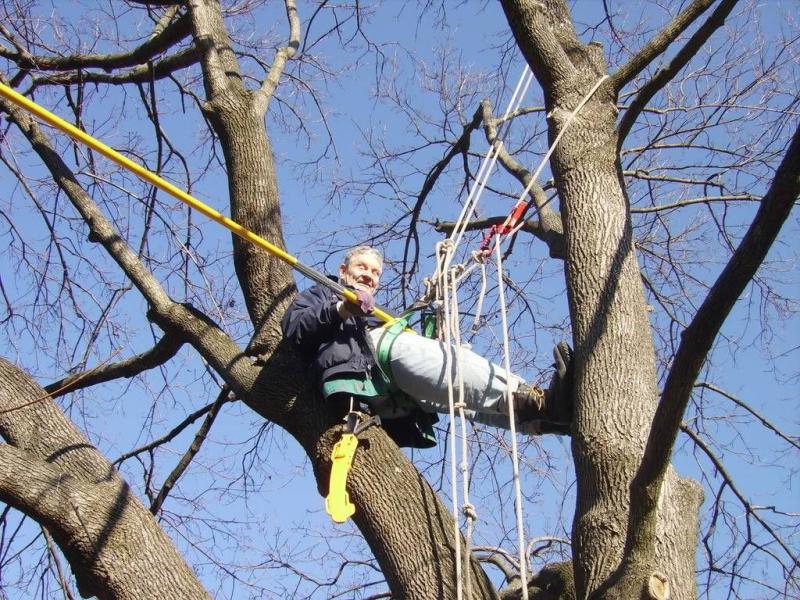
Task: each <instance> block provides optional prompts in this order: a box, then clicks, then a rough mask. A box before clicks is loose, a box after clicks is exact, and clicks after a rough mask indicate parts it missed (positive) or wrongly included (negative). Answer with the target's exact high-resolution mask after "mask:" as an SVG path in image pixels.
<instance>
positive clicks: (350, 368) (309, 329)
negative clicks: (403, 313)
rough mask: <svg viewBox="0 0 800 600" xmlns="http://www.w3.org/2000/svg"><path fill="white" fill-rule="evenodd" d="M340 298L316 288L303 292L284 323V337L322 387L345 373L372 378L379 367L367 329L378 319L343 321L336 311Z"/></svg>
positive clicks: (289, 310)
mask: <svg viewBox="0 0 800 600" xmlns="http://www.w3.org/2000/svg"><path fill="white" fill-rule="evenodd" d="M338 301H339V297H338V296H336V294H334V293H333V292H332V291H331V290H330V289H328V288H326V287H323V286H321V285H315V286H313V287H311V288H309V289H307V290H305V291H304V292H302V293H300V294H299V295H298V296H297V297H296V298H295V299H294V302H292V304H291V306H289V309H288V310H287V311H286V314H285V315H284V316H283V321H282V323H281V325H282V328H283V336H284V337H285V338H286V339H287V340H288V341H289V342H290V343H291V344H292V346H293V347H294V349H295V350H296V351H297V352H298V353H299V354H300V356H301V358H302V359H303V362H304V363H305V364H306V365H307V366H308V369H309V375H310V376H311V377H312V378H313V381H315V382H316V383H317V384H318V385H319V384H321V383H322V382H323V381H326V380H328V379H330V378H331V377H333V376H336V375H341V374H343V373H350V374H360V375H368V374H369V373H370V371H371V369H372V367H373V366H374V365H375V360H374V358H373V357H372V352H370V349H369V346H368V345H367V338H366V333H365V332H366V327H367V326H368V325H369V326H372V325H376V324H379V321H377V320H376V319H374V318H362V317H350V318H348V319H342V317H340V316H339V313H338V312H337V311H336V303H337V302H338Z"/></svg>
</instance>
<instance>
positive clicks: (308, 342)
mask: <svg viewBox="0 0 800 600" xmlns="http://www.w3.org/2000/svg"><path fill="white" fill-rule="evenodd" d="M337 303H338V298H336V297H335V296H332V295H330V294H329V293H327V292H326V290H324V289H323V288H321V287H319V286H315V287H312V288H310V289H308V290H306V291H304V292H303V293H301V294H299V295H298V296H297V297H296V298H295V299H294V302H292V304H291V305H290V306H289V308H288V310H287V311H286V314H284V315H283V320H282V322H281V327H282V329H283V336H284V337H285V338H286V339H287V340H288V341H289V342H290V343H291V344H292V346H294V347H295V349H297V350H299V351H300V352H301V353H303V354H309V353H311V352H315V351H316V349H317V348H319V346H320V344H322V343H324V342H326V341H329V340H331V339H332V338H333V336H334V334H335V333H336V331H337V330H338V328H339V326H340V325H341V323H342V320H343V319H342V317H341V316H340V314H339V312H338V311H337V310H336V306H337Z"/></svg>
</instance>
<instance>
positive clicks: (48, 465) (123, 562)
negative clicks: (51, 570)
mask: <svg viewBox="0 0 800 600" xmlns="http://www.w3.org/2000/svg"><path fill="white" fill-rule="evenodd" d="M0 435H2V437H3V438H4V439H5V440H6V441H7V442H8V443H7V444H3V445H0V500H1V501H3V502H6V503H7V504H9V505H10V506H12V507H14V508H16V509H17V510H19V511H21V512H23V513H24V514H26V515H28V516H30V517H31V518H32V519H34V520H35V521H37V522H38V523H40V524H41V525H42V526H44V527H46V528H47V530H48V531H49V532H50V534H51V535H52V537H53V539H54V540H55V541H56V543H57V544H58V546H59V548H61V550H62V552H63V553H64V556H65V557H66V558H67V560H68V561H69V564H70V567H71V568H72V571H73V573H74V574H75V578H76V581H77V584H78V589H79V591H80V593H81V594H82V595H83V596H85V597H89V596H97V597H98V598H100V599H101V600H106V599H109V600H151V599H152V598H185V599H186V600H195V599H197V598H207V597H209V596H208V594H207V592H206V591H205V589H204V588H203V586H202V585H201V583H200V581H199V580H198V579H197V576H196V575H195V574H194V572H193V571H192V570H191V568H190V567H189V566H188V565H187V564H186V562H185V561H184V560H183V557H182V556H181V555H180V554H179V553H178V551H177V549H176V548H175V546H174V545H173V543H172V541H171V540H170V539H169V537H168V536H167V535H166V534H165V533H164V531H163V530H162V529H161V527H160V526H159V525H158V523H157V522H156V520H155V519H154V518H153V516H152V515H151V514H150V512H149V511H148V510H147V508H146V507H145V506H144V505H143V504H142V503H141V502H140V501H139V499H138V498H137V497H136V496H135V495H134V494H133V492H132V491H131V489H130V488H129V487H128V485H127V484H126V483H125V481H124V480H123V479H122V478H121V477H120V476H119V475H118V474H117V472H116V471H115V470H114V468H113V467H112V466H111V464H110V463H109V462H108V461H107V460H106V459H105V458H103V456H102V455H101V454H100V453H99V452H97V450H96V449H95V448H94V446H93V445H92V444H91V442H89V440H88V439H86V437H85V436H84V435H83V434H82V433H81V432H80V431H78V429H77V428H76V427H75V426H74V425H73V424H72V422H71V421H70V420H69V419H68V418H67V417H66V416H64V414H63V413H62V412H61V410H59V408H58V407H57V406H56V404H55V403H54V402H53V401H52V399H51V398H50V397H49V396H48V394H47V392H46V391H45V390H44V389H43V388H41V387H40V386H39V385H37V384H36V383H34V382H33V381H32V380H31V379H30V378H29V377H28V375H27V374H26V373H24V372H23V371H21V370H20V369H18V368H17V367H15V366H14V365H13V364H11V363H10V362H8V361H7V360H5V359H3V358H0Z"/></svg>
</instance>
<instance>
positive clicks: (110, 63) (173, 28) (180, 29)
mask: <svg viewBox="0 0 800 600" xmlns="http://www.w3.org/2000/svg"><path fill="white" fill-rule="evenodd" d="M190 25H191V22H190V20H189V17H188V15H187V14H182V15H180V16H179V17H178V18H177V19H175V20H173V21H172V22H171V23H170V24H169V25H167V26H166V27H162V28H161V29H160V30H158V31H156V32H154V35H153V36H151V37H150V38H149V39H148V40H147V41H146V42H144V43H143V44H141V45H140V46H137V47H136V48H134V49H133V50H131V51H130V52H122V53H119V54H73V55H70V56H34V55H32V54H30V53H28V52H27V51H24V50H22V49H20V50H19V51H18V52H10V51H9V50H8V49H6V48H4V47H2V46H0V56H2V57H4V58H7V59H8V60H10V61H13V62H14V63H16V64H17V66H19V67H20V68H22V69H30V70H35V71H40V70H42V71H43V70H50V71H72V70H75V69H91V68H98V69H103V70H105V71H111V70H113V69H121V68H126V67H132V66H134V65H143V64H144V63H146V62H148V61H150V60H152V59H153V58H154V57H155V56H157V55H159V54H161V53H162V52H166V51H167V50H169V49H170V48H172V47H173V46H174V45H175V44H177V43H179V42H180V41H182V40H183V39H185V38H186V37H187V36H188V35H189V34H190V33H191V28H190ZM0 33H2V34H3V35H4V36H5V37H7V38H11V37H13V36H11V34H10V32H9V31H8V30H7V28H6V27H5V25H2V24H0ZM84 75H87V74H86V73H84Z"/></svg>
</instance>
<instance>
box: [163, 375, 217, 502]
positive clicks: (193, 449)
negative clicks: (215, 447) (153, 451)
mask: <svg viewBox="0 0 800 600" xmlns="http://www.w3.org/2000/svg"><path fill="white" fill-rule="evenodd" d="M230 399H231V398H230V392H229V391H228V389H227V388H225V387H223V389H222V391H220V393H219V395H218V396H217V399H216V400H215V401H214V402H213V404H212V405H211V408H210V409H209V411H208V415H206V418H205V421H203V424H202V425H201V426H200V429H198V430H197V433H196V434H195V436H194V439H193V440H192V443H191V445H190V446H189V448H188V449H187V450H186V452H185V453H184V455H183V456H182V457H181V459H180V460H179V461H178V464H177V465H175V468H174V469H172V472H171V473H170V474H169V476H168V477H167V478H166V479H165V480H164V485H163V486H161V489H160V490H159V492H158V496H156V498H155V500H153V502H152V503H151V504H150V512H151V513H153V514H154V515H156V514H158V511H159V510H161V506H162V505H163V504H164V500H166V499H167V496H168V495H169V493H170V491H171V490H172V488H173V487H175V484H176V483H177V482H178V479H180V477H181V475H183V473H184V472H185V471H186V469H187V468H188V467H189V463H191V462H192V459H193V458H194V457H195V456H196V455H197V453H198V452H200V447H201V446H202V445H203V442H204V441H205V439H206V437H207V436H208V432H209V431H210V430H211V426H212V425H213V424H214V420H215V419H216V418H217V415H218V414H219V409H220V408H222V405H223V404H225V402H228V401H230Z"/></svg>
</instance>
